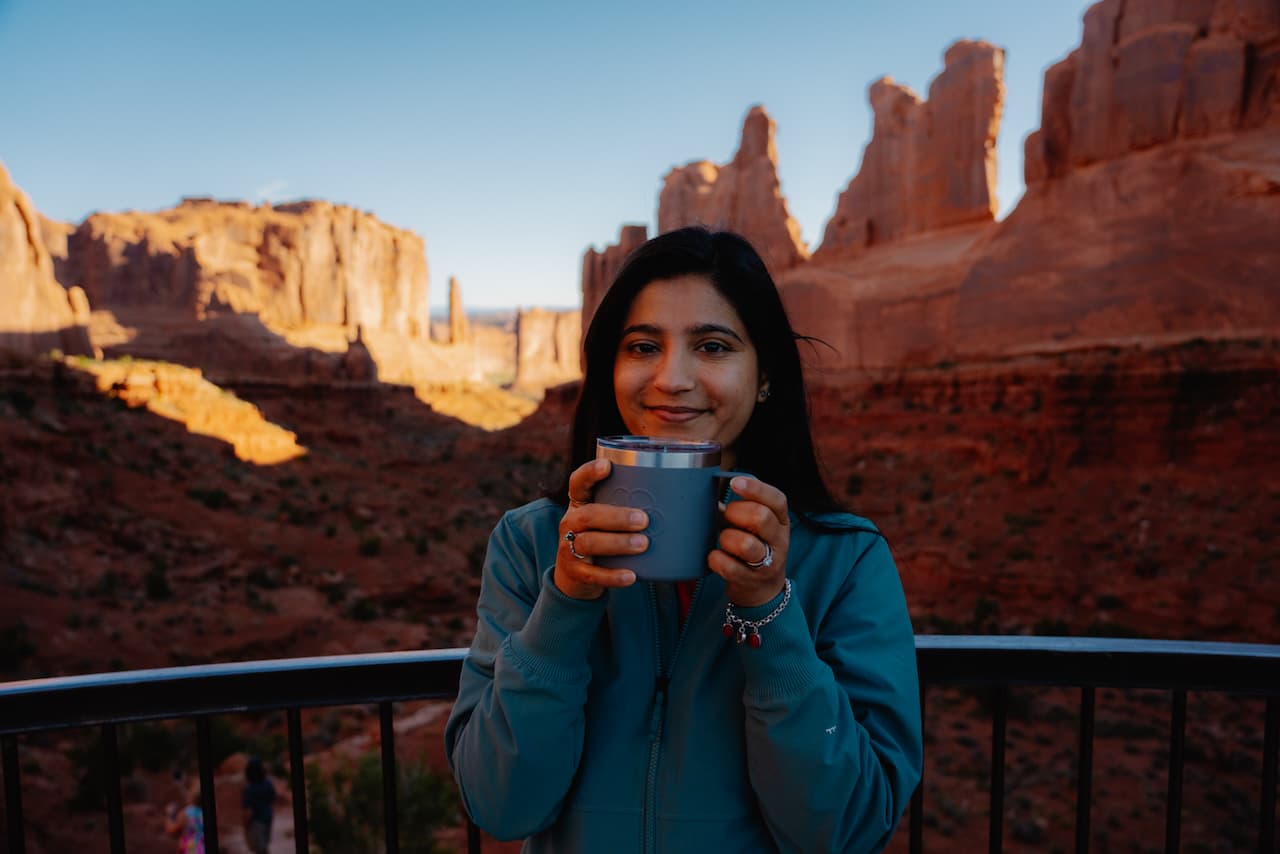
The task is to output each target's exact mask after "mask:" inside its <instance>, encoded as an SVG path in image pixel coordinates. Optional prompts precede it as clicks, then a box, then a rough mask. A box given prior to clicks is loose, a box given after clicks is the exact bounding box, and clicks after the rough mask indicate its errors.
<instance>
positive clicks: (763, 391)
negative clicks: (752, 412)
mask: <svg viewBox="0 0 1280 854" xmlns="http://www.w3.org/2000/svg"><path fill="white" fill-rule="evenodd" d="M768 399H769V379H768V377H762V378H761V379H760V390H759V391H757V392H756V402H757V403H764V402H765V401H766V400H768Z"/></svg>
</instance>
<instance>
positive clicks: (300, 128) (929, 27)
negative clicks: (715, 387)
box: [0, 0, 1089, 308]
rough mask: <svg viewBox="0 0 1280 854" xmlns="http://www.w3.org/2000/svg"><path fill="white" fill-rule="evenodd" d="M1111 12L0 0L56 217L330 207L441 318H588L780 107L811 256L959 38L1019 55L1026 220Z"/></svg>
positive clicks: (6, 158) (25, 163) (1047, 3)
mask: <svg viewBox="0 0 1280 854" xmlns="http://www.w3.org/2000/svg"><path fill="white" fill-rule="evenodd" d="M1088 5H1089V3H1088V2H1085V0H1035V2H1027V0H990V1H989V2H972V3H964V2H956V0H896V2H894V3H888V2H867V1H866V0H845V2H808V0H796V2H790V3H781V2H772V3H764V2H753V0H739V2H695V0H688V2H684V3H676V2H648V3H604V2H597V3H580V2H561V3H551V2H547V3H538V2H533V0H525V2H506V0H495V2H488V3H481V2H456V0H455V2H447V3H446V2H432V0H422V2H384V3H377V2H374V3H369V4H355V3H349V2H347V3H334V2H327V0H310V2H305V3H303V2H285V0H280V1H279V2H262V0H254V2H240V0H216V2H208V0H203V2H192V0H165V2H136V0H117V2H112V3H96V2H91V0H82V2H70V0H0V58H3V72H0V162H3V163H4V165H5V167H6V168H7V169H8V170H9V172H10V175H11V176H12V177H13V179H14V180H15V181H16V182H17V183H18V185H19V186H20V187H22V188H23V189H24V190H26V191H27V193H28V194H30V196H31V197H32V200H33V201H34V203H35V204H36V206H37V207H38V208H39V209H40V210H41V211H42V212H43V213H45V214H46V215H48V216H51V217H54V218H57V219H62V220H68V221H73V222H78V221H79V220H81V219H83V218H84V217H85V216H86V215H88V214H89V213H91V212H92V211H95V210H125V209H140V210H155V209H160V208H165V207H169V206H171V205H173V204H175V203H176V202H177V201H178V199H179V198H180V197H182V196H184V195H211V196H216V197H218V198H228V199H248V200H250V201H259V200H261V199H262V198H269V199H271V200H272V201H284V200H288V199H295V198H323V199H329V200H331V201H335V202H343V203H347V204H351V205H354V206H356V207H359V208H362V209H365V210H370V211H372V212H374V213H375V214H376V215H377V216H378V217H379V218H381V219H382V220H384V221H386V222H389V223H392V224H394V225H397V226H400V227H403V228H409V229H412V230H413V231H415V232H417V233H419V234H421V235H422V236H423V237H424V238H425V239H426V241H427V260H428V264H429V265H430V269H431V277H432V302H433V303H434V304H437V305H438V304H442V303H444V302H445V301H446V299H447V293H446V291H447V288H446V282H447V279H448V277H449V276H450V275H456V276H457V277H458V278H459V281H460V282H461V284H462V288H463V299H464V301H465V303H466V304H467V305H468V306H469V307H475V308H482V307H503V306H516V305H523V306H532V305H543V306H570V305H576V304H577V303H578V302H579V298H580V294H579V290H578V289H579V281H578V279H579V275H580V269H581V258H582V253H583V251H584V250H585V249H586V248H587V247H588V246H591V245H595V246H597V247H599V246H603V245H604V244H606V243H610V242H613V241H614V240H615V239H616V237H617V233H618V228H619V226H621V225H622V224H623V223H629V222H636V223H648V224H649V225H650V229H651V231H652V225H653V223H654V221H655V219H656V208H657V197H658V190H659V188H660V187H661V182H662V177H663V176H664V175H665V174H666V173H667V172H668V171H669V170H670V169H671V168H672V167H673V166H677V165H681V164H684V163H687V162H689V161H691V160H700V159H704V158H706V159H711V160H714V161H716V162H724V161H726V160H727V159H729V158H730V157H731V156H732V154H733V152H734V150H735V148H736V147H737V142H738V134H739V131H740V129H741V124H742V119H743V117H744V116H745V115H746V112H747V110H748V108H749V107H750V106H751V105H752V104H757V103H760V104H763V105H764V106H765V108H766V109H767V110H768V111H769V113H770V115H772V116H773V118H774V120H775V121H776V122H777V124H778V134H777V147H778V154H779V159H780V161H781V163H780V177H781V180H782V189H783V193H784V194H786V196H787V198H788V202H789V205H790V209H791V213H792V215H793V216H794V217H795V218H796V219H797V220H798V221H799V222H800V225H801V228H802V230H803V233H804V237H805V239H806V240H808V241H809V243H810V246H811V248H812V247H813V246H815V245H816V244H817V242H818V241H819V239H820V238H821V235H822V230H823V228H824V227H825V225H826V221H827V219H828V217H830V215H831V213H832V211H833V210H834V208H835V201H836V197H837V195H838V194H839V192H840V191H841V190H842V189H843V188H844V186H845V185H846V184H847V183H848V181H849V179H850V178H851V177H852V175H853V174H854V172H855V171H856V170H857V167H858V164H859V162H860V161H861V157H862V149H863V146H864V145H865V144H866V142H867V140H868V139H869V137H870V132H871V114H870V109H869V107H868V105H867V97H866V91H867V87H868V85H870V83H871V82H872V81H873V80H875V79H876V78H878V77H880V76H882V75H888V76H891V77H893V78H894V79H895V80H897V81H899V82H901V83H905V84H907V85H909V86H911V87H912V88H913V89H915V90H916V91H917V92H918V93H920V94H921V95H922V96H923V95H924V93H925V92H926V90H927V88H928V83H929V81H930V80H931V79H932V78H933V77H934V76H935V75H936V74H937V73H938V72H939V71H941V69H942V54H943V52H944V50H945V49H946V47H947V46H948V45H949V44H951V42H953V41H955V40H956V39H959V38H983V39H986V40H988V41H991V42H994V43H995V44H998V45H1000V46H1002V47H1004V48H1005V49H1006V51H1007V54H1006V66H1005V83H1006V86H1007V89H1008V93H1007V96H1006V103H1005V117H1004V122H1003V125H1002V128H1001V134H1000V140H999V158H1000V182H999V196H1000V201H1001V207H1002V210H1008V209H1009V208H1010V207H1012V205H1013V203H1014V202H1015V201H1016V200H1017V198H1018V196H1019V195H1020V194H1021V192H1022V141H1023V139H1024V137H1025V136H1026V134H1027V133H1028V132H1030V131H1031V130H1033V129H1034V128H1035V127H1037V126H1038V125H1039V119H1040V93H1041V86H1042V81H1043V72H1044V69H1045V67H1046V66H1047V65H1049V64H1051V63H1053V62H1055V61H1057V60H1058V59H1060V58H1061V57H1063V56H1064V55H1066V53H1067V52H1068V51H1070V50H1071V49H1072V48H1073V47H1074V46H1075V45H1076V44H1078V43H1079V40H1080V32H1081V18H1082V16H1083V13H1084V10H1085V8H1087V6H1088Z"/></svg>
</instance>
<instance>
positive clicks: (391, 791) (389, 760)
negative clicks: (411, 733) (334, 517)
mask: <svg viewBox="0 0 1280 854" xmlns="http://www.w3.org/2000/svg"><path fill="white" fill-rule="evenodd" d="M378 716H379V718H380V719H381V724H382V817H383V821H384V822H385V823H386V829H387V854H399V851H400V835H399V831H398V828H397V826H396V730H395V723H394V721H393V720H392V718H391V703H386V702H384V703H379V704H378Z"/></svg>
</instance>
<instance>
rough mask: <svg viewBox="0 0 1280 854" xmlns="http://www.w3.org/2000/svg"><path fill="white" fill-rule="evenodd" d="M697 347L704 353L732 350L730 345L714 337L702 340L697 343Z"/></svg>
mask: <svg viewBox="0 0 1280 854" xmlns="http://www.w3.org/2000/svg"><path fill="white" fill-rule="evenodd" d="M698 349H699V350H701V351H702V352H704V353H712V354H719V353H729V352H732V351H733V348H732V347H730V346H729V345H728V344H726V343H725V342H723V341H717V340H714V339H713V340H711V341H703V342H702V343H701V344H699V345H698Z"/></svg>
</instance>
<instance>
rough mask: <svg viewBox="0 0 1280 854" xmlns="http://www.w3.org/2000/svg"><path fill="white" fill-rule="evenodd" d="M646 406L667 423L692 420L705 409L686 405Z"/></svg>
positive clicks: (680, 422) (681, 422)
mask: <svg viewBox="0 0 1280 854" xmlns="http://www.w3.org/2000/svg"><path fill="white" fill-rule="evenodd" d="M646 408H647V409H648V410H649V411H650V412H652V413H653V414H654V415H655V416H656V417H657V418H658V420H659V421H664V422H666V423H668V424H683V423H685V422H687V421H692V420H693V419H695V418H697V417H698V416H699V415H701V414H702V413H704V412H706V410H705V409H693V408H691V407H688V406H649V407H646Z"/></svg>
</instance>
